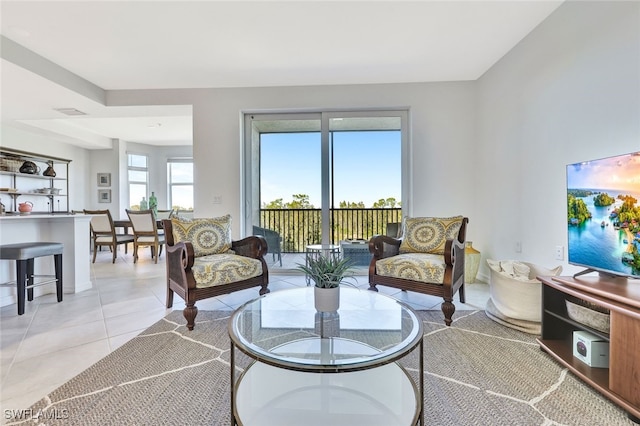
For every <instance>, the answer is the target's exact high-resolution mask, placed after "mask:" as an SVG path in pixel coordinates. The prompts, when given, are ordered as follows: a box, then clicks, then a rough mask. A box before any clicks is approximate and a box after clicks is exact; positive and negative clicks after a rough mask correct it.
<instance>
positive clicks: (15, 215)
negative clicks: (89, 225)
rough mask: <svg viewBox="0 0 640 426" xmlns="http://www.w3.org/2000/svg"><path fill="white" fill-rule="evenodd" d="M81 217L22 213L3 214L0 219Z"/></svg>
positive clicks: (66, 214) (62, 214)
mask: <svg viewBox="0 0 640 426" xmlns="http://www.w3.org/2000/svg"><path fill="white" fill-rule="evenodd" d="M76 216H83V215H76V214H71V213H66V212H65V213H30V214H22V213H5V214H3V215H0V219H28V218H33V219H44V218H48V219H51V218H60V217H76Z"/></svg>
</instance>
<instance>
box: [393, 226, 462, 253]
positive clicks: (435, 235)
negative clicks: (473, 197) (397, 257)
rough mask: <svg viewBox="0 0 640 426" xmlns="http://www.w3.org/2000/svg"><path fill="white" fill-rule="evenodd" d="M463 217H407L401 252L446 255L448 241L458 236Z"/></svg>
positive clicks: (403, 228) (403, 230) (403, 227)
mask: <svg viewBox="0 0 640 426" xmlns="http://www.w3.org/2000/svg"><path fill="white" fill-rule="evenodd" d="M462 219H463V217H462V216H453V217H413V218H412V217H405V218H404V219H403V221H402V242H401V243H400V254H404V253H430V254H437V255H444V246H445V243H446V241H447V240H448V239H449V240H454V239H456V238H458V231H460V226H462Z"/></svg>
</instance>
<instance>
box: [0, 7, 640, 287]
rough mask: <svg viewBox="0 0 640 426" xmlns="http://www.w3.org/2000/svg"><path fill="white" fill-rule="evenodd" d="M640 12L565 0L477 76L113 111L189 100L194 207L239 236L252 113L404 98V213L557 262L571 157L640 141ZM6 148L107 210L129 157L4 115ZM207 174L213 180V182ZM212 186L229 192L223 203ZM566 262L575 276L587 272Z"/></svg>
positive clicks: (221, 92)
mask: <svg viewBox="0 0 640 426" xmlns="http://www.w3.org/2000/svg"><path fill="white" fill-rule="evenodd" d="M639 19H640V4H638V3H636V2H611V1H601V2H581V1H569V2H563V3H562V4H561V5H560V6H559V7H558V8H557V9H556V10H555V11H553V12H552V13H551V14H550V15H549V17H548V18H546V19H545V20H544V21H543V22H541V23H540V24H539V25H538V26H537V27H536V28H535V29H534V30H533V31H531V32H530V33H529V34H528V35H527V36H526V37H525V38H524V39H523V40H522V41H520V42H519V43H518V44H517V45H516V46H515V47H514V48H513V49H511V50H510V51H509V52H508V53H507V54H506V55H504V56H503V57H502V58H501V59H500V60H499V61H497V62H496V63H495V64H493V65H492V66H490V67H488V70H487V71H486V72H484V73H483V75H482V76H480V77H479V78H477V79H476V80H472V81H444V82H386V83H375V84H369V83H362V84H336V85H299V86H277V87H258V88H255V87H238V88H206V89H180V88H176V89H167V90H136V89H119V90H108V93H107V95H108V96H107V100H108V105H109V106H113V107H125V106H130V105H176V104H177V105H190V106H191V108H192V115H193V146H192V148H191V149H192V155H193V158H194V162H195V182H196V191H195V200H194V201H195V211H196V212H197V214H198V216H202V217H208V216H220V215H223V214H226V213H230V214H231V215H232V217H234V218H237V220H234V223H233V236H234V238H238V237H240V236H241V235H243V233H244V232H243V229H244V228H243V226H244V224H243V222H242V219H241V218H243V217H244V210H243V205H244V203H243V199H242V192H243V188H242V179H241V176H242V167H241V164H242V158H241V150H240V148H239V144H240V143H241V140H242V130H241V119H240V118H239V117H240V116H241V114H242V113H243V112H252V111H305V110H320V109H324V108H333V109H352V110H368V109H378V108H406V109H408V110H409V111H410V120H409V121H410V129H411V130H410V132H411V155H410V157H411V169H410V182H409V183H408V184H409V186H410V191H409V194H410V199H409V200H407V201H406V203H407V204H406V205H405V207H406V209H407V210H406V212H405V214H407V215H410V216H427V215H431V216H448V215H455V214H464V215H465V216H467V217H469V219H470V221H469V226H468V231H467V239H468V240H472V241H473V242H474V246H475V247H476V248H477V249H478V250H480V251H481V252H482V256H483V259H524V260H528V261H532V262H535V263H538V264H541V265H547V266H553V265H556V264H557V263H558V262H559V261H558V260H556V257H555V247H556V246H566V239H567V236H566V235H567V231H566V187H565V179H566V177H565V166H566V165H567V164H570V163H576V162H579V161H586V160H590V159H595V158H602V157H608V156H613V155H618V154H623V153H629V152H633V151H637V150H638V149H639V147H640V142H639V141H640V124H639V123H640V120H639V118H640V27H639V26H638V22H639ZM3 42H4V40H3ZM3 50H4V49H3ZM3 58H4V53H3ZM3 64H4V60H3ZM4 78H5V77H4V74H3V81H2V85H3V87H7V86H8V85H10V84H11V82H10V81H5V79H4ZM3 90H4V89H3ZM2 145H3V147H8V148H15V149H21V150H25V151H30V152H38V153H42V154H48V155H54V154H55V155H56V156H59V157H64V158H69V159H71V160H72V162H71V163H70V170H71V171H72V173H73V174H74V175H76V176H79V177H80V178H78V179H74V181H73V182H71V183H70V184H71V187H72V193H73V194H74V196H73V199H72V201H71V203H72V205H71V209H83V208H95V207H102V206H103V205H101V204H98V200H97V197H96V196H95V194H94V193H95V185H94V181H95V173H96V172H110V173H112V174H113V176H114V177H115V176H120V179H124V176H122V175H121V173H122V172H121V167H122V165H121V162H120V158H121V154H122V152H124V151H126V149H127V145H128V142H127V141H115V143H114V146H113V147H112V148H108V149H101V150H94V149H91V150H89V149H83V148H79V147H77V146H73V145H69V144H65V143H63V142H59V141H53V140H51V139H50V138H47V137H44V136H42V135H40V134H36V133H33V132H29V131H27V130H25V129H24V127H23V128H17V127H14V126H11V125H9V124H8V123H4V122H3V125H2ZM162 155H164V154H159V156H162ZM199 182H207V183H208V184H207V185H206V187H207V190H202V189H199V188H198V186H199V185H198V183H199ZM210 188H215V192H214V191H211V190H210ZM214 195H217V196H221V200H222V202H221V203H219V204H218V203H214V200H213V196H214ZM124 199H126V197H125V196H124V194H121V193H119V192H118V187H114V194H113V202H112V204H111V205H109V208H111V209H113V210H115V211H121V212H122V211H123V210H124V208H126V207H127V206H125V205H124V201H122V200H124ZM516 247H518V250H516ZM563 263H564V262H563ZM563 267H564V269H565V271H564V274H566V275H570V274H572V273H575V272H577V271H578V270H579V268H578V267H575V266H572V265H568V264H566V263H564V264H563ZM488 274H489V270H488V267H487V266H486V264H484V263H481V267H480V272H479V279H480V280H483V281H487V280H488Z"/></svg>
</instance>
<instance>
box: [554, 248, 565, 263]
mask: <svg viewBox="0 0 640 426" xmlns="http://www.w3.org/2000/svg"><path fill="white" fill-rule="evenodd" d="M556 260H564V247H563V246H556Z"/></svg>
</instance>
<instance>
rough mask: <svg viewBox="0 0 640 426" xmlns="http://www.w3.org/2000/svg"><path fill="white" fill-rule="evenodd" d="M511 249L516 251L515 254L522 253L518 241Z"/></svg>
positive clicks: (520, 244)
mask: <svg viewBox="0 0 640 426" xmlns="http://www.w3.org/2000/svg"><path fill="white" fill-rule="evenodd" d="M513 249H514V250H515V251H516V253H522V243H521V242H520V241H516V242H515V244H514V245H513Z"/></svg>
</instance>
